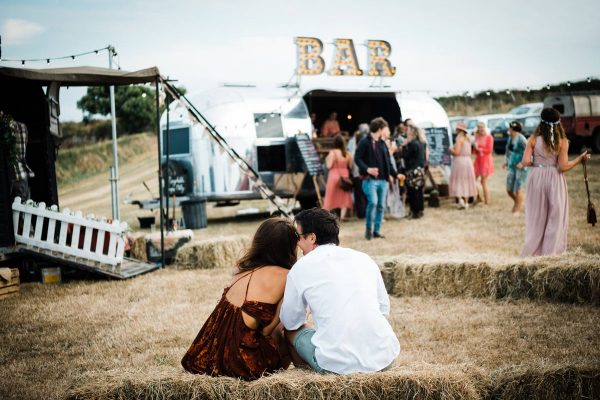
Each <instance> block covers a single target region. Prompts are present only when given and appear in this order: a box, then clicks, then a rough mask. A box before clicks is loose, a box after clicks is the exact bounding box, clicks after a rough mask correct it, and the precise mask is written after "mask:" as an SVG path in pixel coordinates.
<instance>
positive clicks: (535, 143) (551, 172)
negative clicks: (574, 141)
mask: <svg viewBox="0 0 600 400" xmlns="http://www.w3.org/2000/svg"><path fill="white" fill-rule="evenodd" d="M541 117H542V121H541V122H540V124H539V126H538V127H537V129H536V131H535V133H534V134H533V135H531V137H530V138H529V140H528V141H527V147H526V148H525V154H523V160H522V161H521V162H520V163H519V164H517V168H519V169H523V168H524V167H532V168H530V169H529V176H528V177H527V200H526V202H525V246H524V247H523V251H522V252H521V257H528V256H543V255H558V254H562V253H563V252H564V251H565V250H566V248H567V227H568V225H569V195H568V192H567V181H566V179H565V176H564V173H565V172H567V171H569V170H570V169H572V168H573V167H575V166H576V165H577V164H580V163H581V161H582V160H583V158H584V157H585V158H586V159H589V158H590V155H589V154H588V153H587V151H586V152H584V153H582V154H581V155H580V156H578V157H577V158H575V159H574V160H572V161H569V141H568V140H567V137H566V135H565V131H564V129H563V127H562V125H561V123H560V113H559V112H558V111H556V110H555V109H553V108H544V109H543V110H542V115H541Z"/></svg>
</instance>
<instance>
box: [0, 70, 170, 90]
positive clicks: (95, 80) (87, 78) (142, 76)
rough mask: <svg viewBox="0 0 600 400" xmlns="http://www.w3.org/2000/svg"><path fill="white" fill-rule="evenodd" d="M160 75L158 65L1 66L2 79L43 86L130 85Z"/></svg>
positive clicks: (150, 79) (149, 80)
mask: <svg viewBox="0 0 600 400" xmlns="http://www.w3.org/2000/svg"><path fill="white" fill-rule="evenodd" d="M159 75H160V72H159V71H158V68H157V67H151V68H146V69H141V70H139V71H133V72H129V71H122V70H115V69H108V68H99V67H69V68H46V69H30V68H10V67H0V81H7V80H15V79H23V80H29V81H36V82H39V83H40V84H41V85H43V86H46V85H48V84H50V83H51V82H57V83H59V84H60V85H61V86H104V85H130V84H133V83H146V82H155V81H156V79H157V77H158V76H159Z"/></svg>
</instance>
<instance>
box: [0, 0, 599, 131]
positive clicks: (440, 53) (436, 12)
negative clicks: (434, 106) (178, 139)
mask: <svg viewBox="0 0 600 400" xmlns="http://www.w3.org/2000/svg"><path fill="white" fill-rule="evenodd" d="M599 14H600V1H597V0H595V1H592V0H571V1H564V0H562V1H556V0H544V1H540V0H530V1H523V0H504V1H493V2H492V1H485V0H479V1H476V0H467V1H460V0H455V1H446V0H429V1H428V0H421V1H413V2H407V1H403V0H380V1H378V2H366V1H363V2H349V1H348V2H344V1H338V0H330V1H322V0H321V1H312V0H306V1H301V2H299V1H296V2H284V1H270V0H269V1H260V0H254V1H242V0H221V1H214V0H212V1H204V0H170V1H168V2H167V1H155V0H144V1H142V0H119V1H117V0H103V1H92V0H0V35H1V36H2V58H3V59H19V60H20V59H29V58H48V57H60V56H68V55H71V54H77V53H82V52H86V51H89V50H93V49H99V48H103V47H106V46H107V45H108V44H111V45H113V46H114V47H115V48H116V50H117V52H118V58H117V59H116V61H117V62H118V63H119V64H120V66H121V67H122V68H123V69H125V70H135V69H140V68H146V67H150V66H157V67H158V68H159V69H160V71H161V73H162V74H163V75H164V76H169V77H170V78H172V79H177V80H178V85H182V86H185V87H186V88H187V90H188V92H190V93H196V92H201V91H204V90H210V89H211V88H215V87H217V86H218V85H220V84H222V83H253V84H258V85H276V84H282V83H285V82H287V81H289V80H290V79H291V78H292V77H293V75H294V70H295V68H296V46H295V44H294V38H295V37H298V36H306V37H316V38H319V39H320V40H321V41H322V42H323V43H324V51H323V58H324V60H325V67H326V69H328V68H329V67H331V61H332V57H333V50H334V46H333V44H332V42H333V41H334V40H335V39H337V38H347V39H352V40H353V41H354V45H355V48H356V53H357V58H358V62H359V66H360V68H362V69H366V66H367V56H366V47H365V46H364V43H365V42H366V41H367V40H370V39H377V40H386V41H388V42H389V43H390V44H391V46H392V53H391V55H390V57H389V60H390V61H391V63H392V65H393V66H395V67H396V74H395V76H394V77H391V78H386V79H385V84H389V85H390V86H392V87H393V88H395V89H401V90H407V91H416V90H424V91H430V94H431V95H443V94H446V93H458V92H465V91H481V90H487V89H492V90H504V89H517V88H521V89H524V88H526V87H531V88H539V87H542V86H545V85H546V84H548V83H550V84H552V83H559V82H566V81H573V80H582V79H585V78H586V77H588V76H594V77H598V76H600V24H598V23H597V15H599ZM0 65H1V66H12V67H20V66H21V63H20V62H16V63H15V62H5V61H1V62H0ZM83 65H93V66H102V67H107V66H108V55H107V53H106V52H100V53H99V54H97V55H96V54H92V55H88V56H83V57H80V58H77V59H75V60H66V61H52V62H51V63H50V64H47V63H46V62H37V63H34V62H28V63H26V65H25V67H27V68H46V67H53V68H56V67H63V66H83ZM372 81H373V78H369V77H365V76H362V77H349V76H345V77H331V76H327V75H326V74H323V75H320V76H317V77H302V80H301V85H303V84H305V85H307V86H314V87H318V86H319V85H324V86H327V85H329V84H330V83H332V82H334V83H335V84H341V85H345V86H360V87H365V86H368V85H369V84H370V83H371V82H372ZM84 93H85V89H81V88H69V89H68V90H67V89H66V88H63V89H61V120H62V121H66V120H81V117H82V112H81V110H78V109H77V107H76V101H77V100H78V99H79V98H80V97H81V96H82V95H83V94H84Z"/></svg>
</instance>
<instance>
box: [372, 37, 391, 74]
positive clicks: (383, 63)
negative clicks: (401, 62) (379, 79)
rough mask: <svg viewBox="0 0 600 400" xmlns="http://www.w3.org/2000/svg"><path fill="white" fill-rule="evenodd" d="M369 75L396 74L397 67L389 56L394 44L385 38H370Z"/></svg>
mask: <svg viewBox="0 0 600 400" xmlns="http://www.w3.org/2000/svg"><path fill="white" fill-rule="evenodd" d="M367 47H368V48H369V53H368V54H369V57H368V58H369V72H368V75H369V76H394V74H395V73H396V67H392V63H391V62H390V60H388V59H387V58H388V57H389V56H390V53H391V52H392V46H390V44H389V43H388V42H386V41H385V40H369V41H368V42H367Z"/></svg>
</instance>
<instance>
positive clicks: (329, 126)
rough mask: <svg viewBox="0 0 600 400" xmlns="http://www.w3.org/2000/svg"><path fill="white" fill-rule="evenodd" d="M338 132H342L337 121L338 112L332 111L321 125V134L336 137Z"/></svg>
mask: <svg viewBox="0 0 600 400" xmlns="http://www.w3.org/2000/svg"><path fill="white" fill-rule="evenodd" d="M338 133H340V124H339V122H338V121H337V113H336V112H332V113H331V114H329V118H327V120H326V121H325V122H324V123H323V126H322V127H321V136H323V137H334V136H335V135H337V134H338Z"/></svg>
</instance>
